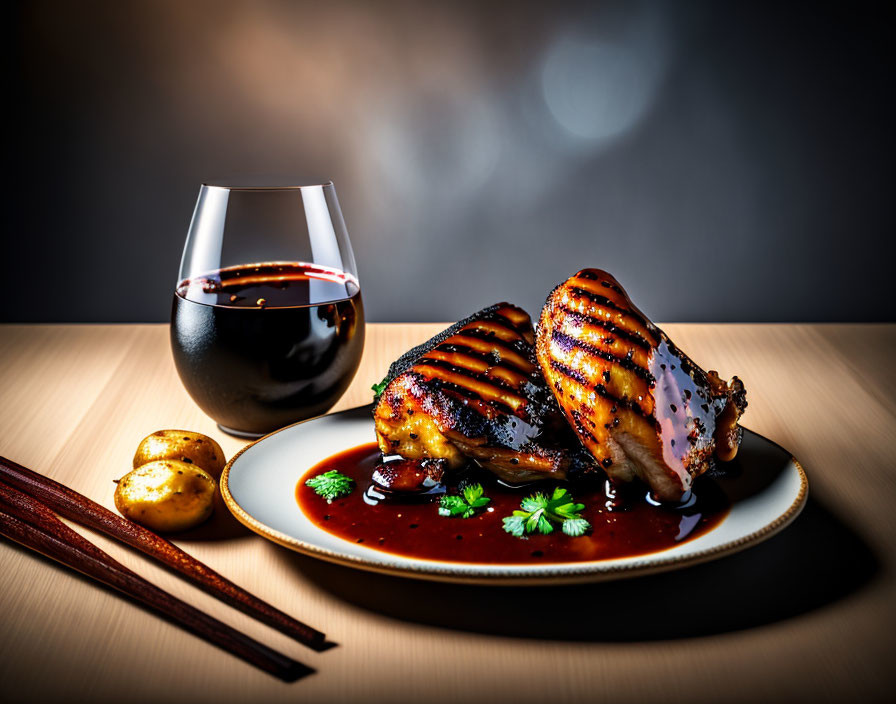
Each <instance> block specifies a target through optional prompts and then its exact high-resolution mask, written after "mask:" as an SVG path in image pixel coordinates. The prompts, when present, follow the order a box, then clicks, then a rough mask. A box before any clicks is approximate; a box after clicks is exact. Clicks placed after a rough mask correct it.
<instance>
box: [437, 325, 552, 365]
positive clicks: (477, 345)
mask: <svg viewBox="0 0 896 704" xmlns="http://www.w3.org/2000/svg"><path fill="white" fill-rule="evenodd" d="M475 332H476V331H475V330H468V329H466V328H465V329H463V330H461V331H460V332H459V333H458V334H457V335H454V336H453V337H450V338H448V340H446V341H445V343H443V344H446V345H454V346H457V347H465V348H466V349H468V350H471V351H473V352H477V353H479V354H481V355H487V356H494V355H495V354H497V355H498V356H499V358H500V361H502V362H510V363H511V364H513V366H515V367H517V368H518V369H521V370H522V371H523V372H525V373H526V374H531V373H532V372H533V371H534V370H535V365H534V364H532V362H530V361H529V360H528V359H526V358H525V357H524V356H523V355H522V354H520V353H519V351H517V350H516V349H514V348H512V347H508V346H507V345H502V344H499V343H498V342H497V341H496V340H495V339H494V338H493V337H491V338H490V337H486V336H483V335H475V334H473V333H475ZM523 346H524V347H525V345H523ZM436 349H438V348H436ZM524 354H525V352H524Z"/></svg>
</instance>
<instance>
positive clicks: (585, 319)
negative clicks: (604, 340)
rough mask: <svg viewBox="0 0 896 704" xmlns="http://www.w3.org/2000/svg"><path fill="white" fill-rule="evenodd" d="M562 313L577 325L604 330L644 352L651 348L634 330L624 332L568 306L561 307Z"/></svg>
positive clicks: (609, 323)
mask: <svg viewBox="0 0 896 704" xmlns="http://www.w3.org/2000/svg"><path fill="white" fill-rule="evenodd" d="M563 312H565V313H566V314H567V315H568V316H569V317H570V319H572V320H573V321H575V322H576V323H578V324H579V325H590V326H592V327H595V328H601V329H603V330H606V331H607V332H608V333H610V334H611V335H615V336H616V337H621V338H622V339H623V340H625V341H627V342H631V343H632V344H633V345H637V346H638V347H641V348H642V349H644V350H649V349H650V347H651V345H650V342H648V341H647V340H645V339H644V338H643V337H641V335H639V334H638V333H637V332H635V331H634V330H626V329H625V328H621V327H619V326H618V325H616V324H615V323H613V322H612V321H609V320H606V319H604V318H597V317H595V316H593V315H588V314H587V313H582V312H580V311H577V310H575V309H574V308H570V307H569V306H568V305H566V306H563Z"/></svg>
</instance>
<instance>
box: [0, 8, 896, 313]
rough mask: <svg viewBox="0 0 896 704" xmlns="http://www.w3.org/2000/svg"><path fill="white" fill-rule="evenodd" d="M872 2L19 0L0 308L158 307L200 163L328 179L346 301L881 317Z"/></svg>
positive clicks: (390, 309)
mask: <svg viewBox="0 0 896 704" xmlns="http://www.w3.org/2000/svg"><path fill="white" fill-rule="evenodd" d="M889 7H890V6H889V4H888V3H880V4H869V3H855V2H850V3H836V4H833V3H832V4H824V3H815V2H810V3H796V2H776V3H761V2H733V3H732V2H674V3H673V2H669V3H658V2H640V3H615V2H613V3H587V4H584V3H580V4H577V3H564V2H553V3H543V2H539V3H526V2H516V3H512V4H511V3H494V2H492V3H489V2H478V3H450V2H439V3H435V2H433V3H425V2H308V3H305V2H267V1H264V2H261V1H259V2H224V1H220V2H211V1H208V2H205V1H203V2H199V1H189V0H155V1H152V2H135V1H129V2H26V3H20V4H18V5H16V6H15V9H14V10H13V12H12V13H11V15H10V16H9V22H8V25H7V27H8V30H7V31H8V32H9V33H10V35H11V36H9V37H8V41H7V50H8V51H10V52H11V55H12V56H11V59H12V61H11V63H12V67H13V70H12V72H11V73H12V81H11V82H10V91H11V94H12V97H13V101H12V102H10V103H7V106H8V107H7V110H8V111H9V116H11V117H12V122H13V124H12V128H11V129H10V131H9V132H8V141H9V143H10V144H11V148H10V149H11V158H12V164H11V167H10V170H9V171H10V176H11V177H12V179H11V180H12V181H13V183H12V185H11V186H10V187H8V190H7V199H6V208H5V209H6V213H7V217H6V226H5V228H4V236H3V250H2V276H3V284H4V295H3V296H2V297H0V298H2V301H3V308H2V311H0V313H2V319H3V320H6V321H163V320H167V318H168V313H169V305H170V298H171V292H172V289H173V286H174V284H175V280H176V276H177V268H178V264H179V260H180V253H181V248H182V245H183V240H184V236H185V234H186V230H187V226H188V223H189V220H190V216H191V214H192V208H193V204H194V201H195V198H196V195H197V191H198V186H199V183H200V182H201V181H203V180H207V179H212V178H222V177H225V178H226V177H242V178H243V180H247V179H248V180H251V179H253V178H261V177H262V176H274V177H282V178H286V179H288V180H295V179H302V178H306V177H308V176H311V175H313V176H318V175H321V174H326V175H327V177H329V178H332V179H333V180H334V181H335V183H336V186H337V189H338V193H339V196H340V199H341V201H342V206H343V211H344V214H345V219H346V222H347V224H348V227H349V231H350V233H351V237H352V241H353V243H354V248H355V255H356V258H357V261H358V267H359V273H360V277H361V282H362V288H363V290H364V294H365V302H366V305H367V311H368V318H369V319H370V320H396V321H404V320H454V319H457V318H460V317H462V316H465V315H467V314H468V313H470V312H472V311H474V310H476V309H478V308H481V307H483V306H485V305H488V304H490V303H492V302H495V301H497V300H501V299H506V300H510V301H513V302H516V303H518V304H520V305H523V306H524V307H526V308H528V309H529V310H530V311H531V312H533V313H535V312H537V309H538V308H539V306H540V305H541V303H542V302H543V300H544V298H545V296H546V294H547V292H548V291H549V289H550V288H551V287H552V286H553V285H554V284H555V283H557V282H559V281H560V280H562V279H564V278H565V277H566V276H568V275H570V274H571V273H573V272H575V271H576V270H578V269H579V268H582V267H584V266H598V267H602V268H605V269H607V270H609V271H610V272H612V273H614V274H615V275H616V276H617V278H619V280H620V281H621V282H622V283H623V285H624V286H626V287H627V288H628V289H629V292H630V294H631V295H632V297H633V298H634V299H635V301H636V302H637V303H638V304H639V305H640V307H641V308H642V309H643V310H644V311H645V312H646V313H648V314H649V315H651V316H652V317H654V318H656V319H658V320H681V321H703V320H719V321H792V320H806V321H815V320H893V319H894V316H893V312H892V309H893V300H894V296H893V294H892V285H891V281H890V277H891V270H892V259H893V253H894V247H893V236H894V203H893V195H894V180H896V179H894V144H893V127H892V126H893V124H894V122H896V120H894V109H893V99H892V94H893V75H894V74H893V49H892V44H893V21H892V20H893V16H892V11H891V10H890V9H889ZM10 108H12V109H11V110H10Z"/></svg>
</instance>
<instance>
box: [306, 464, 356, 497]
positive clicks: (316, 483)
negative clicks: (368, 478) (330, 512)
mask: <svg viewBox="0 0 896 704" xmlns="http://www.w3.org/2000/svg"><path fill="white" fill-rule="evenodd" d="M354 484H355V480H354V479H352V478H351V477H347V476H345V475H344V474H340V473H339V472H337V471H336V470H335V469H331V470H330V471H329V472H324V473H323V474H318V475H317V476H316V477H312V478H311V479H309V480H308V481H306V482H305V486H310V487H311V488H312V489H314V491H315V493H316V494H317V495H318V496H322V497H324V498H325V499H326V500H327V503H328V504H331V503H333V499H338V498H339V497H340V496H347V495H348V494H350V493H351V491H352V488H353V487H354Z"/></svg>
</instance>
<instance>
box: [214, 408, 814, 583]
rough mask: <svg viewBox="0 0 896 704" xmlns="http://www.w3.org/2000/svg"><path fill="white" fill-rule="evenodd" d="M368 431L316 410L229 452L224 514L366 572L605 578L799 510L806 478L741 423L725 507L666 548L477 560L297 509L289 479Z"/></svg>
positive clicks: (781, 521) (739, 535) (759, 528)
mask: <svg viewBox="0 0 896 704" xmlns="http://www.w3.org/2000/svg"><path fill="white" fill-rule="evenodd" d="M374 440H375V437H374V431H373V420H372V419H371V415H370V407H369V406H366V407H363V408H357V409H353V410H351V411H345V412H343V413H335V414H332V415H327V416H321V417H319V418H314V419H312V420H309V421H305V422H303V423H297V424H296V425H291V426H288V427H286V428H283V429H282V430H279V431H277V432H275V433H272V434H270V435H266V436H265V437H263V438H261V439H260V440H258V441H256V442H254V443H253V444H251V445H247V446H246V447H245V448H243V450H242V451H241V452H239V453H238V454H237V455H236V456H235V457H234V458H233V459H231V460H230V462H229V463H228V464H227V466H226V467H225V468H224V473H223V474H222V475H221V491H222V494H223V495H224V500H225V501H226V503H227V506H228V508H229V509H230V510H231V512H232V513H233V515H234V516H236V518H237V519H238V520H239V521H240V522H241V523H243V524H245V525H246V526H247V527H249V528H250V529H251V530H253V531H255V532H256V533H258V534H259V535H261V536H264V537H265V538H268V539H269V540H272V541H274V542H275V543H279V544H280V545H283V546H285V547H287V548H290V549H292V550H295V551H297V552H300V553H304V554H306V555H311V556H312V557H318V558H321V559H323V560H328V561H330V562H336V563H340V564H343V565H348V566H350V567H356V568H359V569H364V570H372V571H375V572H384V573H388V574H394V575H401V576H406V577H418V578H422V579H434V580H439V581H455V582H467V583H479V584H507V583H512V584H535V583H545V582H549V583H564V582H585V581H599V580H604V579H614V578H619V577H626V576H634V575H641V574H647V573H651V572H658V571H662V570H669V569H675V568H679V567H683V566H686V565H692V564H696V563H698V562H705V561H707V560H711V559H715V558H717V557H722V556H723V555H729V554H731V553H734V552H737V551H739V550H743V549H744V548H746V547H748V546H750V545H755V544H756V543H759V542H761V541H763V540H765V539H766V538H769V537H770V536H772V535H774V534H775V533H777V532H778V531H780V530H781V529H783V528H784V527H786V526H787V525H788V524H789V523H790V522H791V521H792V520H793V519H794V518H796V516H797V515H798V514H799V512H800V510H802V508H803V505H804V504H805V503H806V496H807V494H808V482H807V480H806V475H805V473H804V472H803V469H802V467H801V466H800V464H799V462H797V461H796V459H794V458H793V457H792V456H791V455H790V453H788V452H786V451H785V450H783V449H782V448H781V447H779V446H778V445H776V444H775V443H773V442H771V441H770V440H767V439H765V438H764V437H762V436H761V435H757V434H756V433H753V432H751V431H749V430H745V431H744V439H743V443H742V444H741V448H740V451H739V452H738V456H737V459H736V460H735V461H736V462H737V463H738V468H739V469H740V470H742V471H739V472H736V473H735V474H737V476H734V477H728V478H724V479H720V480H718V483H719V485H720V486H721V487H722V489H723V490H724V491H725V493H726V494H728V497H729V499H730V500H731V501H732V508H731V511H730V513H729V514H728V515H727V516H726V517H725V518H724V519H723V520H722V522H721V523H720V524H719V525H718V526H716V527H715V528H714V529H712V530H711V531H709V532H708V533H706V534H704V535H701V536H699V537H698V538H695V539H693V540H690V541H687V542H685V543H682V544H680V545H676V546H675V547H672V548H670V549H668V550H663V551H660V552H655V553H650V554H647V555H639V556H636V557H627V558H620V559H612V560H599V561H594V562H573V563H553V564H552V563H539V564H537V565H487V564H486V565H484V564H474V563H463V562H443V561H439V560H424V559H418V558H410V557H403V556H401V555H393V554H390V553H386V552H382V551H379V550H375V549H373V548H369V547H365V546H363V545H358V544H357V543H354V542H348V541H346V540H343V539H342V538H339V537H337V536H335V535H332V534H331V533H328V532H326V531H324V530H322V529H321V528H318V527H317V526H316V525H314V523H312V522H311V521H310V520H309V519H308V518H307V517H306V516H305V515H304V514H303V513H302V512H301V510H300V509H299V506H298V504H297V502H296V498H295V489H296V484H297V483H298V481H299V479H300V477H301V476H302V475H303V474H304V473H305V472H306V471H307V470H308V469H309V468H311V467H312V466H313V465H315V464H317V463H318V462H321V461H322V460H325V459H326V458H327V457H330V456H331V455H334V454H336V453H337V452H340V451H342V450H346V449H349V448H352V447H356V446H358V445H363V444H365V443H369V442H372V441H374Z"/></svg>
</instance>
